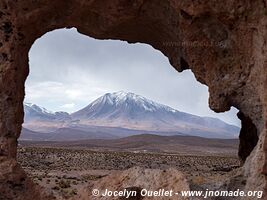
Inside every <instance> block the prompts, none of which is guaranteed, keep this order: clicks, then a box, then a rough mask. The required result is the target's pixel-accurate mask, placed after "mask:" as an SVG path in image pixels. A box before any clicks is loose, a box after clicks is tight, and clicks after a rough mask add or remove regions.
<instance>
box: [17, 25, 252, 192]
mask: <svg viewBox="0 0 267 200" xmlns="http://www.w3.org/2000/svg"><path fill="white" fill-rule="evenodd" d="M96 55H97V56H96ZM29 64H30V75H29V77H28V79H27V81H26V88H25V89H26V97H25V100H24V114H25V116H24V124H23V128H22V133H21V136H20V138H19V151H18V159H19V161H20V162H21V165H22V166H23V167H24V168H25V170H26V171H27V172H28V173H29V174H30V176H32V177H34V180H35V181H36V182H37V183H39V184H40V185H42V186H43V185H45V188H46V189H47V190H48V191H52V193H53V194H57V195H63V197H64V195H65V194H64V191H65V192H66V191H67V193H68V192H69V193H71V192H72V194H68V195H66V197H70V196H76V195H80V187H81V185H84V183H85V182H86V181H88V180H87V179H86V178H84V177H86V176H93V177H95V176H96V177H98V178H99V179H101V177H102V176H106V175H107V172H103V171H105V170H107V169H105V168H108V169H112V168H114V169H113V170H129V168H132V167H136V166H139V167H140V166H141V167H144V168H151V169H153V170H154V169H161V170H162V169H163V170H166V169H167V168H168V167H176V168H177V169H179V170H181V169H185V168H187V167H188V166H189V168H190V170H193V171H194V172H193V173H192V174H191V176H190V178H189V179H190V188H191V189H200V188H202V187H204V186H206V185H208V184H210V183H209V181H210V179H211V178H210V177H209V178H204V177H205V173H207V171H214V172H215V173H214V174H215V175H214V176H215V177H217V176H219V175H218V174H220V173H223V174H227V173H228V172H229V171H232V170H235V168H237V167H239V164H238V163H239V161H238V159H237V157H236V156H237V150H238V149H237V146H238V139H237V138H238V135H239V127H240V121H239V120H238V119H237V118H236V116H235V115H236V113H237V112H238V111H237V109H233V108H232V109H231V111H229V112H226V113H214V112H213V111H211V110H210V109H209V107H208V88H207V87H206V86H204V85H202V84H200V83H198V82H197V81H196V79H195V77H194V75H193V73H192V72H191V70H187V71H184V72H183V73H181V74H178V73H177V72H176V71H175V69H173V68H172V67H171V66H170V64H169V62H168V60H167V59H166V57H165V56H163V55H162V54H161V53H160V52H159V51H156V50H154V49H153V48H152V47H150V46H148V45H144V44H141V43H138V44H128V43H126V42H122V41H114V40H111V41H110V40H104V41H102V40H95V39H93V38H89V37H87V36H84V35H81V34H79V33H78V32H77V31H76V30H75V29H59V30H55V31H52V32H49V33H47V34H45V35H44V36H42V37H41V38H40V39H38V40H37V41H36V42H35V43H34V44H33V46H32V48H31V50H30V52H29ZM180 64H181V65H182V68H183V69H188V68H189V66H188V63H187V62H186V61H185V60H184V59H183V58H181V59H180ZM117 91H119V92H117ZM144 96H145V97H144ZM118 99H119V100H120V101H121V100H123V101H125V102H123V103H124V105H123V106H122V107H119V108H117V109H120V111H119V112H118V110H115V111H114V110H113V109H110V108H107V107H106V106H107V105H108V104H113V103H114V102H115V104H116V103H117V102H116V100H118ZM136 99H137V101H140V102H141V104H142V109H144V110H143V111H139V109H140V107H138V106H140V105H139V103H140V102H137V103H138V105H135V103H136ZM133 100H134V105H131V103H132V101H133ZM157 102H159V103H157ZM95 104H100V105H101V104H104V106H103V105H101V107H100V108H99V107H93V105H95ZM166 105H167V106H166ZM108 106H110V105H108ZM129 106H135V107H132V108H130V109H129V110H126V111H127V113H126V114H127V115H129V116H125V113H123V114H122V113H121V109H125V108H127V107H129ZM136 106H137V107H136ZM103 108H104V109H103ZM98 109H99V110H98ZM105 109H106V110H105ZM156 109H163V110H164V111H161V113H160V114H162V112H167V111H168V112H170V113H171V114H173V113H175V112H176V111H177V112H178V113H179V114H177V116H178V117H180V118H181V117H183V118H184V119H183V120H180V119H179V120H178V122H176V121H175V120H173V119H172V117H173V116H171V117H170V116H164V115H163V116H161V118H160V119H159V118H158V117H155V116H152V117H151V116H150V115H148V114H146V112H147V111H148V112H151V111H152V113H153V112H155V114H154V115H160V114H159V112H158V111H157V110H156ZM110 110H111V111H112V112H110ZM135 110H136V111H138V113H135V112H134V111H135ZM166 110H167V111H166ZM106 111H108V112H107V113H105V112H106ZM103 112H104V114H103ZM124 112H125V111H124ZM121 115H122V116H123V117H124V118H125V117H126V118H127V117H128V118H127V119H126V120H124V119H122V118H121V117H122V116H121ZM142 115H144V116H145V117H144V118H142ZM107 116H108V117H107ZM118 116H119V117H118ZM140 116H141V119H135V118H136V117H140ZM164 117H165V118H164ZM106 118H108V120H107V119H106ZM150 118H151V119H152V123H151V122H150V121H149V120H151V119H150ZM218 118H219V119H218ZM239 118H240V119H241V120H243V119H244V118H243V117H242V116H241V115H239ZM88 119H90V121H89V122H88ZM147 119H148V120H147ZM153 120H154V121H153ZM168 120H169V121H168ZM223 120H224V121H226V122H228V123H226V122H224V121H223ZM141 121H145V122H146V124H145V123H141ZM162 122H164V123H162ZM149 123H151V124H149ZM165 123H166V124H168V126H167V125H166V124H165ZM190 123H192V124H190ZM194 123H195V124H194ZM170 124H171V126H170ZM196 124H198V126H197V125H196ZM173 125H174V126H173ZM169 126H170V127H169ZM162 127H163V128H162ZM177 130H178V131H177ZM115 132H116V133H117V135H115V136H114V133H115ZM118 132H119V134H118ZM120 132H121V133H120ZM241 133H242V129H241ZM101 134H102V135H101ZM99 135H101V136H100V137H99ZM137 136H138V137H137ZM252 137H253V136H252ZM112 140H114V141H112ZM178 140H179V141H180V142H178ZM111 141H112V142H111ZM159 141H163V142H162V143H161V142H159ZM170 141H172V142H170ZM173 141H174V142H173ZM240 141H243V140H242V137H241V136H240ZM153 142H154V143H155V145H153ZM164 142H165V143H166V144H164ZM175 142H176V143H175ZM122 143H124V144H123V145H124V146H123V145H122ZM148 143H152V145H151V144H148ZM253 144H254V143H253ZM112 145H113V146H112ZM174 146H176V147H174ZM246 147H247V144H244V145H243V146H242V143H241V145H240V147H239V148H241V149H242V148H246ZM58 148H59V149H61V151H58V152H56V151H57V149H58ZM190 148H191V149H190ZM253 148H254V146H251V149H249V150H246V153H245V154H238V155H239V157H240V158H241V159H242V160H244V159H245V158H246V157H247V156H248V155H249V153H250V151H252V149H253ZM62 149H65V150H66V149H67V150H66V152H62ZM70 149H71V150H73V149H76V150H77V152H75V154H83V153H81V152H83V151H80V150H81V149H83V150H84V149H87V150H89V151H95V154H96V155H97V156H99V155H100V157H105V159H104V160H112V159H113V160H112V162H111V163H112V164H111V165H108V166H105V165H104V164H103V160H97V159H96V160H94V159H95V158H94V156H93V155H94V154H92V155H90V156H89V157H90V159H89V158H87V159H88V160H90V162H89V163H95V165H90V164H88V162H87V163H84V162H83V161H82V160H80V159H76V160H75V159H70V158H73V157H75V156H74V155H73V153H72V152H71V151H70ZM189 149H190V150H189ZM111 152H113V153H111ZM114 152H115V154H116V155H120V157H119V158H116V159H115V158H114ZM116 152H119V153H118V154H117V153H116ZM34 154H35V155H36V156H33V155H34ZM153 154H155V155H153ZM172 154H174V156H173V155H172ZM175 154H177V155H178V154H180V155H184V156H185V157H184V159H181V158H178V159H177V157H176V155H175ZM144 155H153V156H151V157H150V158H147V157H146V159H144V157H145V156H144ZM199 155H201V156H202V157H200V158H198V156H199ZM125 156H132V157H133V158H134V159H133V160H134V161H130V160H127V159H126V160H125ZM168 156H169V157H168ZM203 156H204V157H207V158H208V159H207V160H206V161H205V162H204V163H203V161H202V159H203V158H204V157H203ZM178 157H179V156H178ZM111 158H112V159H111ZM159 158H160V159H159ZM60 159H62V160H63V162H62V161H61V162H60ZM138 159H141V160H142V159H143V162H140V161H138ZM168 159H170V160H171V162H173V165H168V164H167V163H168ZM174 160H178V161H179V162H175V161H174ZM181 160H183V161H184V162H181ZM192 160H194V161H192ZM144 161H145V162H144ZM58 163H60V164H58ZM66 163H67V164H66ZM188 163H189V164H188ZM192 163H197V164H196V165H195V164H192ZM36 164H37V165H38V167H37V166H35V167H33V166H34V165H36ZM68 164H69V165H70V166H67V165H68ZM31 165H33V166H31ZM61 165H62V166H61ZM79 165H81V166H79ZM88 165H89V166H90V167H89V168H90V170H96V171H97V170H99V171H97V172H95V171H94V173H99V174H97V175H95V174H93V175H92V174H82V175H79V178H78V180H79V181H77V180H73V176H74V177H75V176H77V171H82V170H81V168H85V169H86V167H88ZM97 165H103V166H97ZM198 165H199V166H198ZM64 167H65V168H66V169H64ZM80 167H81V168H80ZM203 167H204V168H205V167H206V169H204V170H203V169H201V168H203ZM36 168H37V169H39V171H38V170H35V169H36ZM98 168H99V169H98ZM57 170H58V172H57ZM75 170H76V171H75ZM190 170H187V172H188V171H190ZM59 172H61V173H62V172H63V174H64V173H65V174H64V175H63V176H64V177H65V178H64V177H63V176H62V177H61V178H62V180H59V179H58V178H57V177H53V174H54V175H55V173H59ZM187 172H186V173H187ZM217 172H218V174H217ZM68 173H70V174H71V176H70V175H67V174H68ZM202 173H203V174H202ZM76 178H77V177H76ZM76 178H75V179H76ZM98 178H96V179H98ZM224 178H225V177H224ZM90 181H92V180H91V179H89V182H90ZM211 182H212V181H211ZM133 186H134V185H133ZM61 190H62V191H63V192H62V191H61ZM57 191H61V192H57Z"/></svg>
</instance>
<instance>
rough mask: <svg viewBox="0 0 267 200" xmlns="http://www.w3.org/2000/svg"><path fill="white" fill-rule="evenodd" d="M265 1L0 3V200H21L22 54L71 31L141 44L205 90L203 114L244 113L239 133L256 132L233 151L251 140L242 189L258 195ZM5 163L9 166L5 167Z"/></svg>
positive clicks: (265, 168) (265, 98)
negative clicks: (18, 160)
mask: <svg viewBox="0 0 267 200" xmlns="http://www.w3.org/2000/svg"><path fill="white" fill-rule="evenodd" d="M266 4H267V2H266V0H256V1H255V0H226V1H220V0H201V1H200V0H166V1H162V0H57V1H53V0H42V1H37V0H1V1H0V160H1V165H0V188H1V194H5V195H4V199H15V198H14V196H16V197H17V198H16V199H28V198H27V196H25V194H27V191H28V190H29V187H27V184H26V183H25V180H26V176H25V175H21V169H20V167H19V166H18V165H17V164H16V162H15V158H16V147H17V138H18V137H19V134H20V130H21V124H22V122H23V105H22V102H23V98H24V82H25V79H26V77H27V75H28V72H29V66H28V52H29V49H30V47H31V45H32V44H33V42H34V41H35V40H36V39H37V38H39V37H41V36H42V35H43V34H45V33H46V32H48V31H51V30H54V29H58V28H64V27H76V28H77V29H78V31H79V32H81V33H83V34H85V35H88V36H91V37H94V38H98V39H119V40H126V41H128V42H129V43H134V42H142V43H147V44H150V45H152V46H153V47H154V48H156V49H158V50H160V51H161V52H162V53H163V54H164V55H165V56H167V57H168V58H169V60H170V63H171V65H172V66H173V67H174V68H175V69H177V71H179V72H181V71H183V70H186V69H189V68H190V69H191V70H192V71H193V73H194V74H195V76H196V78H197V80H198V81H200V82H201V83H203V84H206V85H208V86H209V92H210V98H209V105H210V107H211V109H213V110H214V111H216V112H224V111H227V110H229V109H230V107H231V106H234V107H236V108H238V109H239V110H240V111H241V112H242V115H243V116H245V117H243V118H242V117H241V119H242V125H243V128H242V129H243V132H244V133H246V132H249V130H246V128H247V127H248V128H249V127H251V126H250V125H251V124H253V125H254V127H255V128H256V131H254V132H256V133H257V135H255V134H242V137H240V139H241V141H242V145H243V146H242V148H240V149H241V151H242V149H246V145H248V147H249V148H250V149H251V150H252V149H253V148H251V143H250V142H249V140H251V135H252V138H253V140H255V137H257V138H258V142H257V145H256V146H255V148H254V149H253V151H252V152H251V154H250V151H249V152H246V153H245V154H243V153H242V152H240V153H239V155H245V156H243V160H245V159H246V161H245V164H244V167H243V168H244V173H243V174H244V176H245V177H246V179H247V183H246V189H247V190H265V191H266V190H267V187H266V174H267V165H266V163H267V162H266V153H267V144H266V142H267V139H266V138H267V135H266V134H267V133H266V129H267V123H266V118H267V109H266V103H267V92H266V86H267V79H266V77H267V57H266V50H267V49H266V48H267V45H266V36H267V33H266V32H267V8H266V7H267V6H266ZM248 122H250V123H251V124H250V125H247V126H244V125H245V124H246V123H248ZM247 135H248V137H247ZM249 154H250V155H249ZM247 155H249V156H248V157H246V156H247ZM241 158H242V157H241ZM11 161H12V162H11ZM9 162H11V163H12V164H10V166H9V165H6V164H5V163H9ZM7 166H8V167H7ZM7 168H8V169H7ZM18 177H20V179H18ZM23 180H24V181H23ZM13 183H16V184H19V185H20V189H19V190H18V191H14V190H12V187H13V186H14V184H13ZM12 184H13V186H12ZM32 190H34V189H32ZM12 192H13V194H12ZM28 192H29V191H28ZM12 195H13V196H12ZM2 197H3V196H1V197H0V199H1V198H2ZM38 198H39V197H38ZM38 198H36V199H38ZM40 198H41V196H40Z"/></svg>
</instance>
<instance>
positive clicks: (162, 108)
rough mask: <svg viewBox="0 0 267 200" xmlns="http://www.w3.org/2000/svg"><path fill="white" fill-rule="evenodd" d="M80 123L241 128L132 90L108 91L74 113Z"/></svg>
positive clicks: (234, 131) (202, 130) (190, 130)
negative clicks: (190, 112) (162, 102)
mask: <svg viewBox="0 0 267 200" xmlns="http://www.w3.org/2000/svg"><path fill="white" fill-rule="evenodd" d="M71 117H72V119H74V120H78V121H79V123H80V124H83V125H89V124H91V125H92V124H94V125H98V126H111V127H124V128H129V129H137V130H153V131H178V132H181V133H183V134H189V135H190V134H194V135H201V134H206V135H213V136H214V132H217V134H220V135H222V136H223V135H224V136H225V137H234V136H237V135H238V131H239V129H238V127H235V126H232V125H229V124H226V123H225V122H223V121H221V120H219V119H216V118H209V117H199V116H196V115H191V114H188V113H184V112H180V111H178V110H175V109H173V108H171V107H169V106H166V105H163V104H160V103H156V102H154V101H152V100H149V99H147V98H145V97H143V96H140V95H136V94H134V93H130V92H115V93H107V94H105V95H103V96H101V97H99V98H98V99H96V100H95V101H93V102H92V103H90V104H89V105H88V106H86V107H85V108H83V109H81V110H79V111H77V112H75V113H73V114H72V115H71Z"/></svg>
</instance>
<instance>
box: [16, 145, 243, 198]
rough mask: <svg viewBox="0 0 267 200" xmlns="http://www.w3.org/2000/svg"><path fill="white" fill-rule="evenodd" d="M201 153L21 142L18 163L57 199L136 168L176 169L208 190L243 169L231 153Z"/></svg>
mask: <svg viewBox="0 0 267 200" xmlns="http://www.w3.org/2000/svg"><path fill="white" fill-rule="evenodd" d="M203 148H204V147H203ZM222 152H223V148H222ZM201 154H202V155H201ZM201 154H196V153H195V152H194V153H193V154H192V155H190V153H189V152H187V153H168V152H167V153H166V152H145V151H128V152H126V151H123V150H121V151H112V150H111V149H109V150H107V149H104V150H102V151H101V150H100V149H98V150H96V149H93V150H92V149H90V148H78V147H71V148H68V147H60V146H58V145H51V146H49V145H47V144H46V145H43V144H33V143H22V144H20V145H19V150H18V160H19V162H20V164H21V165H22V167H23V168H24V169H25V171H26V172H27V173H28V174H29V175H30V176H31V177H32V179H33V180H34V182H35V183H36V184H39V185H40V186H41V187H43V188H45V191H46V192H47V193H48V194H51V195H52V196H55V197H56V199H82V198H81V196H86V195H89V194H90V193H91V191H90V185H91V187H92V184H94V182H96V181H99V180H101V179H103V178H104V177H107V176H108V175H110V174H112V173H116V172H122V171H123V170H127V169H130V168H133V167H140V168H141V169H157V170H161V171H163V172H164V171H165V170H168V169H169V168H174V169H177V170H178V171H180V172H182V173H183V174H184V175H185V177H186V180H187V182H188V184H189V187H190V189H192V190H205V189H209V188H210V189H214V188H219V187H221V183H222V182H223V181H224V180H227V179H228V177H229V176H231V175H233V173H236V171H238V168H239V166H240V163H239V160H238V158H237V156H236V154H234V153H232V152H230V153H225V155H224V154H217V155H216V154H213V153H209V152H207V153H206V155H204V154H203V153H201ZM151 178H153V177H151ZM133 186H134V185H133ZM163 187H164V186H163ZM91 189H92V188H91ZM85 190H86V192H84V191H85ZM84 193H88V194H84ZM85 199H86V198H85ZM87 199H91V198H90V197H88V198H87ZM111 199H112V198H111Z"/></svg>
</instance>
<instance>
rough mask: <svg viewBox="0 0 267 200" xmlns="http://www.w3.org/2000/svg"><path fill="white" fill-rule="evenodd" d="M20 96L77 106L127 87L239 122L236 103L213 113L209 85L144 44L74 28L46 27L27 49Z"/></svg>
mask: <svg viewBox="0 0 267 200" xmlns="http://www.w3.org/2000/svg"><path fill="white" fill-rule="evenodd" d="M29 64H30V74H29V76H28V78H27V81H26V97H25V102H28V103H35V104H37V105H39V106H42V107H45V108H47V109H48V110H51V111H66V112H69V113H72V112H74V111H77V110H79V109H81V108H83V107H85V106H87V105H88V104H89V103H91V102H92V101H93V100H95V99H96V98H98V97H100V96H102V95H104V94H105V93H108V92H117V91H126V92H133V93H136V94H139V95H142V96H144V97H146V98H148V99H151V100H153V101H156V102H158V103H162V104H165V105H168V106H170V107H172V108H174V109H177V110H179V111H183V112H188V113H191V114H195V115H199V116H210V117H216V118H219V119H221V120H223V121H225V122H227V123H230V124H234V125H238V126H240V121H239V120H238V118H237V117H236V113H237V109H235V108H232V109H231V110H230V111H228V112H225V113H215V112H213V111H212V110H210V108H209V107H208V96H209V93H208V88H207V86H205V85H203V84H201V83H199V82H197V81H196V79H195V77H194V75H193V73H192V72H191V71H190V70H186V71H184V72H182V73H178V72H177V71H176V70H175V69H174V68H173V67H172V66H171V65H170V64H169V61H168V59H167V57H165V56H164V55H163V54H162V53H161V52H160V51H158V50H156V49H154V48H152V47H151V46H150V45H147V44H141V43H136V44H128V43H127V42H125V41H119V40H96V39H93V38H90V37H88V36H85V35H82V34H80V33H78V32H77V30H76V29H60V30H55V31H52V32H49V33H46V34H45V35H43V36H42V37H41V38H39V39H38V40H36V41H35V43H34V44H33V46H32V48H31V50H30V52H29Z"/></svg>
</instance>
